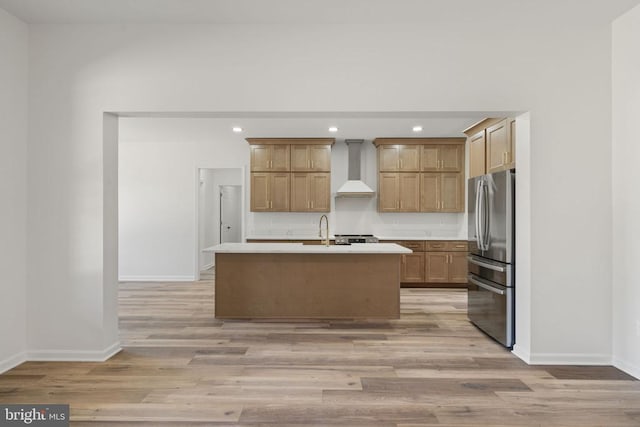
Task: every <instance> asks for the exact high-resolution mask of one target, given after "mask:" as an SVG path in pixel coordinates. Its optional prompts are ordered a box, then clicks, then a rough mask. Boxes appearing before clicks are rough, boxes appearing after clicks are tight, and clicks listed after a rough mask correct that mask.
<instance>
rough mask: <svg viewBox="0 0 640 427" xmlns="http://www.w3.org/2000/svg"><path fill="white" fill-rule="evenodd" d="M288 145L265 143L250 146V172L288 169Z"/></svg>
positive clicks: (284, 170) (283, 170)
mask: <svg viewBox="0 0 640 427" xmlns="http://www.w3.org/2000/svg"><path fill="white" fill-rule="evenodd" d="M289 156H290V154H289V145H285V144H266V145H252V146H251V171H252V172H286V171H289V161H290V160H289Z"/></svg>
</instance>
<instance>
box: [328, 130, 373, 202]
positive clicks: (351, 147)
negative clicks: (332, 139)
mask: <svg viewBox="0 0 640 427" xmlns="http://www.w3.org/2000/svg"><path fill="white" fill-rule="evenodd" d="M344 142H345V143H346V144H347V150H348V152H349V154H348V159H349V169H348V181H347V182H345V183H344V184H342V186H341V187H340V188H339V189H338V191H337V192H336V197H373V196H374V195H375V191H373V190H372V189H371V188H370V187H369V186H368V185H367V184H365V183H364V182H362V180H361V179H360V149H361V147H362V143H363V142H364V139H345V140H344Z"/></svg>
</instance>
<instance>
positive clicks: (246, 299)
mask: <svg viewBox="0 0 640 427" xmlns="http://www.w3.org/2000/svg"><path fill="white" fill-rule="evenodd" d="M215 316H216V318H221V319H368V318H371V319H397V318H399V317H400V256H399V255H395V254H335V255H334V254H286V253H278V254H271V253H269V254H261V253H257V254H254V253H251V254H242V253H240V254H238V253H217V254H216V269H215Z"/></svg>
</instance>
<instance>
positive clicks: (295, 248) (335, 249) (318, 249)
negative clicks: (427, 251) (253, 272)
mask: <svg viewBox="0 0 640 427" xmlns="http://www.w3.org/2000/svg"><path fill="white" fill-rule="evenodd" d="M202 251H203V252H217V253H234V254H235V253H237V254H257V253H281V254H298V253H300V254H410V253H411V252H413V251H412V250H411V249H407V248H403V247H402V246H400V245H396V244H395V243H353V244H351V245H331V246H324V245H304V244H302V243H223V244H221V245H216V246H211V247H208V248H205V249H203V250H202Z"/></svg>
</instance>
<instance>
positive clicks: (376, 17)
mask: <svg viewBox="0 0 640 427" xmlns="http://www.w3.org/2000/svg"><path fill="white" fill-rule="evenodd" d="M639 3H640V0H528V1H526V0H482V1H480V0H0V8H2V9H5V10H6V11H8V12H9V13H11V14H13V15H15V16H17V17H18V18H20V19H22V20H23V21H25V22H28V23H219V24H234V23H265V24H277V23H289V24H304V23H326V24H331V23H342V24H349V23H366V24H375V23H430V22H431V23H442V22H462V21H475V22H482V19H483V18H491V19H492V20H495V19H501V18H505V19H506V18H507V17H508V19H509V20H511V21H513V20H514V19H515V20H518V19H526V20H527V21H528V22H532V20H536V19H539V20H542V21H544V22H545V23H547V24H548V23H549V22H557V23H562V22H586V23H608V22H610V21H612V20H613V19H614V18H616V17H617V16H619V15H621V14H622V13H624V12H626V11H627V10H629V9H631V8H632V7H633V6H635V5H637V4H639ZM542 21H541V22H542ZM381 30H383V29H381Z"/></svg>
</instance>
